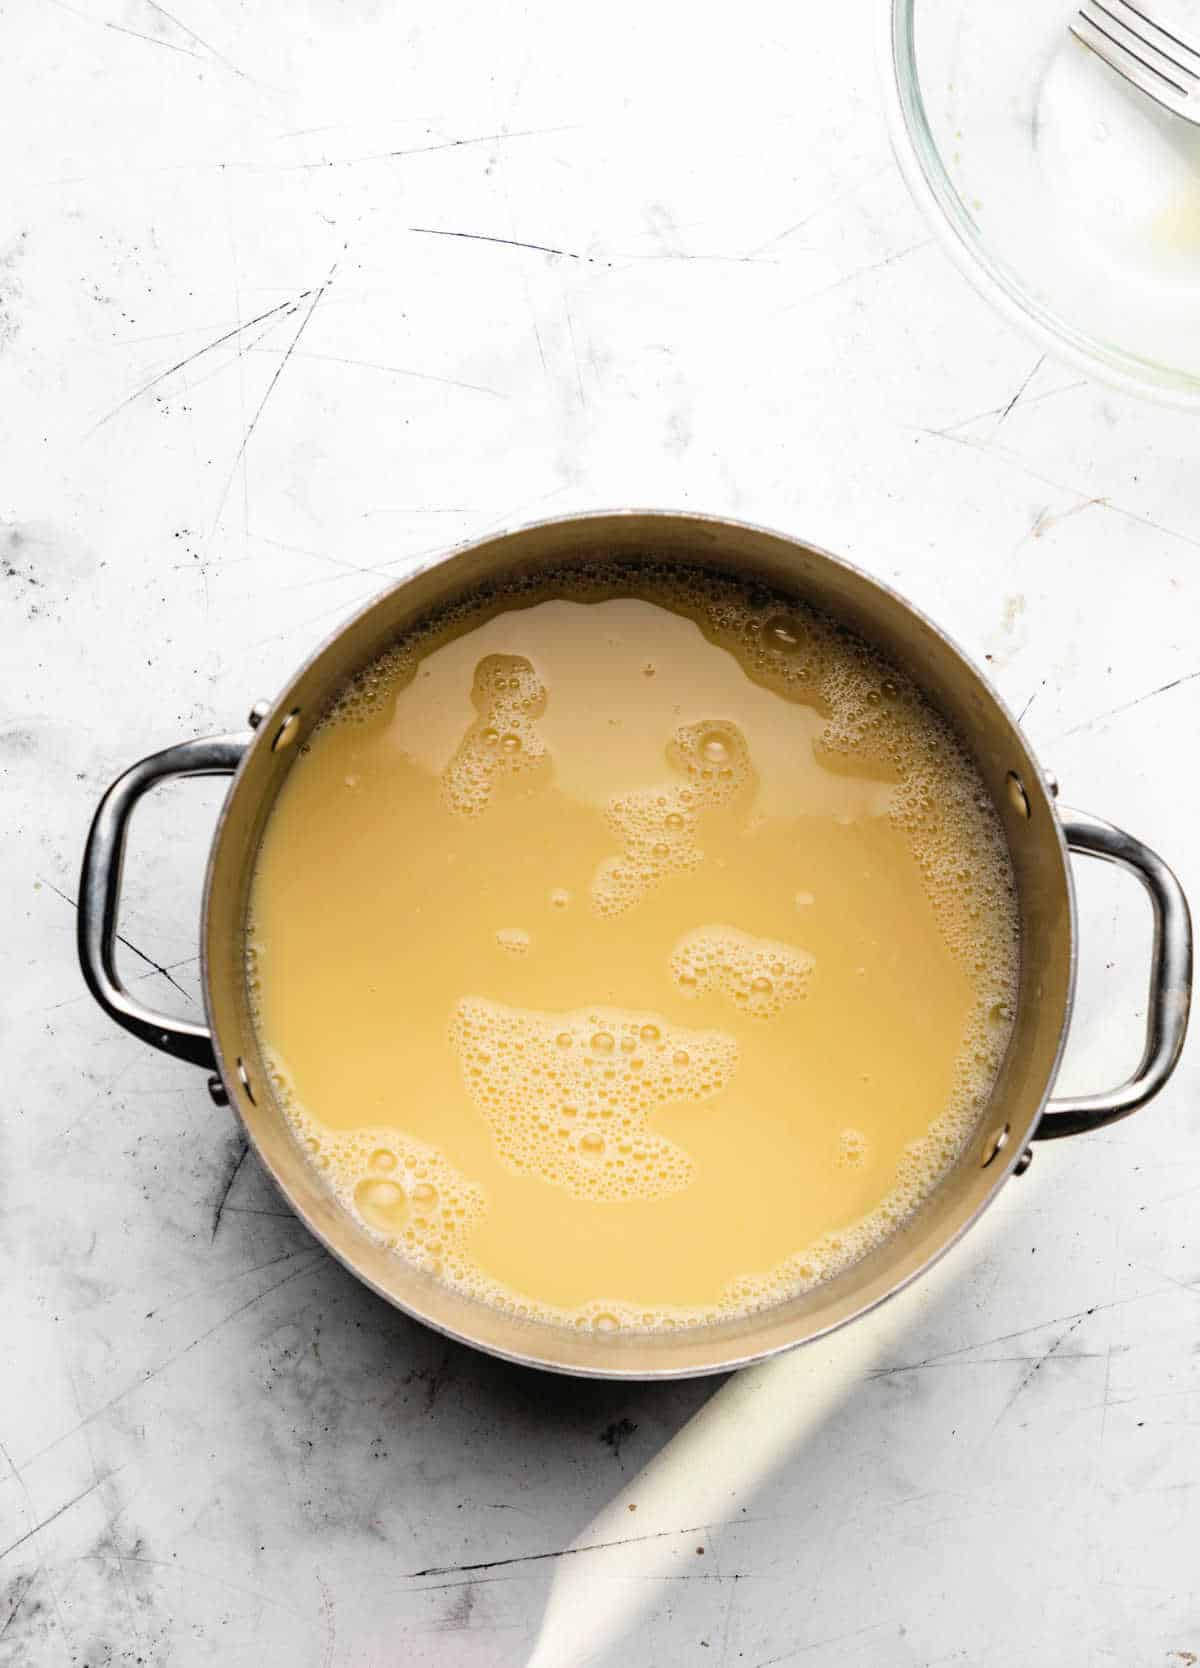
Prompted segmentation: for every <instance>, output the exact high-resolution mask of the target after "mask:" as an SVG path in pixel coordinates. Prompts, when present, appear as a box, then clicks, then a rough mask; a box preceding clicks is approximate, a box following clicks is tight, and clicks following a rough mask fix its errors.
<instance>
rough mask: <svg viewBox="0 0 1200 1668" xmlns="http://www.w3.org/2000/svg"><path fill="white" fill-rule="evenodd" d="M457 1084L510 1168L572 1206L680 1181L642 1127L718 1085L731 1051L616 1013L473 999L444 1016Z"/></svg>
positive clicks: (678, 1166)
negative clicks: (662, 1110) (667, 1107)
mask: <svg viewBox="0 0 1200 1668" xmlns="http://www.w3.org/2000/svg"><path fill="white" fill-rule="evenodd" d="M450 1037H451V1041H452V1043H453V1045H454V1048H455V1051H456V1053H457V1055H458V1060H459V1066H460V1069H461V1071H462V1076H463V1081H464V1083H465V1084H466V1086H467V1089H468V1091H469V1093H470V1095H471V1098H472V1100H473V1101H474V1102H475V1104H476V1106H477V1107H478V1108H479V1110H480V1111H481V1112H482V1113H483V1115H484V1117H485V1118H486V1119H487V1122H488V1125H489V1127H490V1128H491V1131H492V1136H493V1139H494V1141H495V1144H496V1151H497V1152H498V1153H499V1154H500V1156H501V1158H503V1159H504V1160H505V1162H506V1163H508V1164H509V1165H511V1166H512V1168H513V1169H514V1170H519V1171H522V1172H525V1173H527V1174H532V1175H538V1176H541V1177H542V1178H543V1179H544V1180H546V1181H548V1182H551V1183H552V1184H553V1185H554V1186H556V1187H562V1188H565V1189H566V1191H567V1192H568V1193H570V1194H571V1195H572V1196H573V1197H574V1198H577V1199H611V1200H625V1199H656V1198H660V1197H662V1196H663V1195H664V1194H668V1193H677V1192H678V1191H679V1190H680V1189H681V1188H684V1187H686V1186H687V1185H688V1183H689V1182H690V1180H691V1176H692V1161H691V1159H690V1158H689V1157H688V1155H687V1153H685V1152H684V1151H683V1150H682V1148H680V1147H678V1146H677V1145H676V1144H675V1143H674V1142H673V1141H668V1140H667V1139H666V1138H665V1137H663V1136H661V1135H656V1134H655V1133H654V1132H653V1131H651V1130H650V1129H648V1128H647V1124H646V1121H647V1118H648V1117H649V1114H650V1112H651V1111H652V1110H653V1109H654V1108H655V1107H656V1106H661V1105H664V1104H666V1103H667V1102H674V1101H685V1102H686V1101H690V1102H694V1103H695V1102H700V1101H704V1100H708V1099H709V1098H710V1097H711V1096H713V1095H715V1094H717V1093H718V1092H719V1091H720V1090H721V1089H723V1088H724V1087H725V1085H726V1083H728V1081H729V1079H730V1077H731V1076H732V1075H733V1072H734V1068H735V1067H736V1065H737V1058H738V1050H737V1044H736V1042H735V1041H734V1040H733V1038H732V1037H727V1036H726V1035H724V1033H723V1032H720V1031H711V1030H709V1031H700V1030H688V1029H685V1028H684V1027H683V1026H679V1025H671V1024H669V1023H668V1022H667V1021H666V1020H665V1019H663V1018H661V1016H660V1015H658V1014H652V1013H635V1012H632V1011H631V1010H629V1009H625V1008H599V1007H597V1008H592V1009H586V1008H580V1009H576V1010H574V1011H572V1012H569V1013H543V1012H538V1011H536V1010H534V1009H530V1008H508V1007H505V1006H503V1005H502V1004H501V1003H499V1002H488V1001H484V1000H483V999H482V998H479V997H468V998H465V999H464V1000H463V1001H461V1002H460V1003H459V1004H458V1007H457V1009H456V1010H455V1014H454V1019H453V1023H452V1025H451V1028H450Z"/></svg>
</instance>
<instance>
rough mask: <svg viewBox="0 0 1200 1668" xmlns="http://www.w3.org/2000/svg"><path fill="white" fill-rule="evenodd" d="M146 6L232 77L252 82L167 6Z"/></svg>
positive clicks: (153, 1)
mask: <svg viewBox="0 0 1200 1668" xmlns="http://www.w3.org/2000/svg"><path fill="white" fill-rule="evenodd" d="M146 4H147V5H148V6H149V7H150V9H151V10H152V11H156V12H157V13H158V14H159V16H160V17H165V18H166V19H167V21H168V23H173V24H174V25H175V27H176V29H179V30H181V31H182V32H183V33H184V34H185V35H187V36H188V37H189V39H191V40H194V41H195V43H196V45H197V46H202V47H203V48H204V50H205V52H207V53H208V55H209V57H210V58H212V59H213V60H214V61H215V62H216V63H218V64H222V65H223V66H224V67H225V68H226V69H227V70H228V71H229V72H230V74H231V75H236V76H239V77H240V78H241V80H243V81H250V80H251V77H250V76H248V75H247V74H246V72H245V70H240V69H239V68H238V67H237V65H236V64H235V63H232V62H231V61H230V60H229V59H228V58H227V57H226V56H225V54H224V53H223V52H218V51H217V49H216V47H215V46H210V45H209V43H208V42H207V41H206V40H204V39H202V37H201V36H199V35H198V34H197V33H196V31H195V30H194V29H189V28H188V26H187V24H186V23H183V22H181V21H180V19H179V18H177V17H175V16H173V14H172V13H171V12H169V11H168V10H167V8H166V7H165V6H160V5H159V4H158V0H146ZM194 56H195V54H194V53H193V57H194Z"/></svg>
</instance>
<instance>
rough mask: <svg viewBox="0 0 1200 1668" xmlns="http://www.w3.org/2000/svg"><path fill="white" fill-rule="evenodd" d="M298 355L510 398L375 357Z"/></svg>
mask: <svg viewBox="0 0 1200 1668" xmlns="http://www.w3.org/2000/svg"><path fill="white" fill-rule="evenodd" d="M260 351H262V350H260ZM266 351H268V352H269V351H272V350H270V349H268V350H266ZM296 357H297V359H317V360H320V361H322V362H323V363H324V364H327V365H354V366H357V367H359V368H360V369H362V370H364V371H383V372H384V373H385V375H387V376H407V377H413V378H415V380H416V381H418V382H440V383H441V384H442V385H443V387H446V388H467V389H469V390H470V391H471V393H473V394H491V395H492V397H493V398H494V399H498V400H506V399H508V398H509V395H508V394H506V393H505V392H504V390H503V389H502V388H487V387H485V386H484V384H483V383H481V382H461V381H460V380H459V379H458V378H457V377H453V376H435V375H434V374H433V372H432V371H411V370H409V369H408V367H407V366H406V365H384V364H381V363H380V362H379V361H378V360H375V359H347V358H345V357H344V356H343V355H342V354H340V353H310V352H308V350H307V349H304V350H302V351H301V352H300V353H298V354H297V355H296Z"/></svg>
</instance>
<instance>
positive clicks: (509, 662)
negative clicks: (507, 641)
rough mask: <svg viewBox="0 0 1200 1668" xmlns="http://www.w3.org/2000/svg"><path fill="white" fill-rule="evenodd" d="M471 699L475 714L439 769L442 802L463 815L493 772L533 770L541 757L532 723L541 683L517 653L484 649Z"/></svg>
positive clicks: (483, 798) (485, 796)
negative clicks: (447, 761)
mask: <svg viewBox="0 0 1200 1668" xmlns="http://www.w3.org/2000/svg"><path fill="white" fill-rule="evenodd" d="M471 701H472V703H473V704H474V707H475V710H476V712H478V714H479V717H478V718H477V719H476V720H475V722H474V723H473V724H472V725H471V728H470V729H469V730H468V731H467V733H466V735H465V736H464V737H463V739H462V741H461V742H460V743H459V745H458V749H457V751H456V752H455V754H454V757H453V758H452V759H451V760H450V762H449V764H448V765H447V766H446V768H445V770H444V771H443V773H442V792H443V795H444V798H445V801H446V804H447V805H448V806H449V808H450V809H451V810H452V811H455V812H457V814H458V815H459V816H465V817H474V816H478V815H479V813H480V812H481V811H482V810H483V809H484V807H485V806H486V805H487V803H488V801H489V799H490V798H491V796H492V786H493V784H494V782H495V780H496V778H497V776H501V775H508V776H518V775H522V774H524V773H525V772H527V771H531V770H535V769H536V768H537V767H538V766H539V765H540V764H541V763H542V761H543V760H544V759H545V757H546V744H545V742H544V741H543V740H542V738H541V736H540V735H539V734H538V733H537V729H536V728H535V721H536V720H537V719H538V718H539V717H540V716H541V714H542V713H543V712H545V710H546V689H545V686H544V684H543V683H542V682H541V680H540V678H539V677H538V675H537V673H536V672H535V671H534V669H533V667H532V666H531V665H530V663H529V661H528V660H526V659H525V657H524V656H523V655H516V654H489V655H485V656H484V658H483V659H482V660H481V661H480V662H479V665H478V666H477V667H476V668H475V682H474V685H473V687H472V690H471Z"/></svg>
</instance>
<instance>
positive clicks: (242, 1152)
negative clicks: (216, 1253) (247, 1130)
mask: <svg viewBox="0 0 1200 1668" xmlns="http://www.w3.org/2000/svg"><path fill="white" fill-rule="evenodd" d="M249 1151H250V1143H249V1141H247V1140H246V1139H245V1138H244V1137H239V1138H238V1141H237V1154H236V1157H235V1158H234V1160H233V1163H232V1165H231V1166H230V1169H229V1174H228V1176H227V1177H226V1178H225V1185H224V1187H222V1189H221V1193H220V1196H219V1198H218V1199H217V1208H216V1210H215V1211H214V1212H213V1225H212V1233H211V1234H210V1235H209V1241H208V1243H209V1244H210V1245H211V1244H212V1242H213V1240H214V1239H216V1237H217V1229H218V1228H219V1227H220V1226H221V1217H222V1214H223V1213H224V1210H225V1201H226V1200H227V1199H228V1198H229V1195H230V1194H231V1193H232V1192H233V1184H234V1182H235V1181H236V1180H237V1179H238V1172H239V1171H240V1170H241V1168H242V1165H243V1164H244V1163H245V1162H246V1154H247V1153H248V1152H249Z"/></svg>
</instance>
